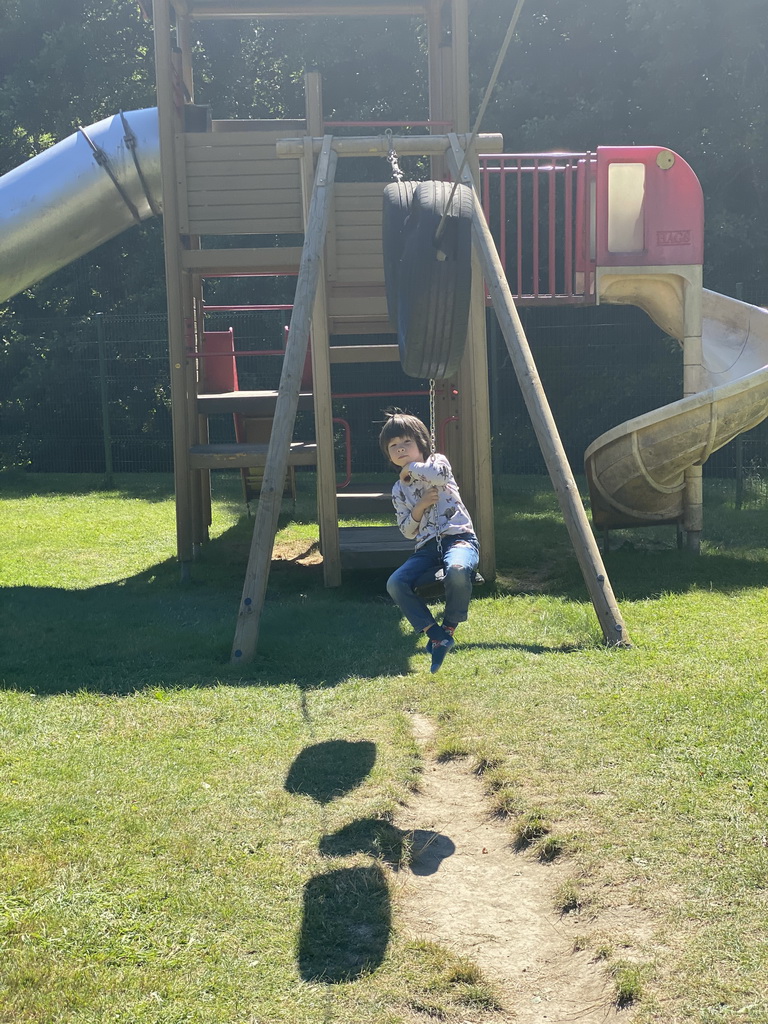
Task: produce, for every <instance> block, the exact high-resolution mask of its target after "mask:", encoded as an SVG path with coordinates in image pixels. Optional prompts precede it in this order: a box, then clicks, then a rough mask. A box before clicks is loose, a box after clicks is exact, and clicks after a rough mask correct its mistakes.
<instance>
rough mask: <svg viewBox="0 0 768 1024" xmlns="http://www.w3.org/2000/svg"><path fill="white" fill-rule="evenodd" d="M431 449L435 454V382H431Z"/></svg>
mask: <svg viewBox="0 0 768 1024" xmlns="http://www.w3.org/2000/svg"><path fill="white" fill-rule="evenodd" d="M429 450H430V454H432V455H434V454H435V382H434V381H433V380H431V381H430V382H429Z"/></svg>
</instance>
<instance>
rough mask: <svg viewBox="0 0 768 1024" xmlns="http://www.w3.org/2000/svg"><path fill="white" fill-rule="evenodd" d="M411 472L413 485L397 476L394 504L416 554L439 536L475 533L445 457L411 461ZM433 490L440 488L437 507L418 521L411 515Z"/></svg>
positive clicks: (405, 533) (403, 533)
mask: <svg viewBox="0 0 768 1024" xmlns="http://www.w3.org/2000/svg"><path fill="white" fill-rule="evenodd" d="M408 472H409V473H410V474H411V480H410V483H407V484H406V483H403V481H402V480H401V479H400V478H399V477H398V479H397V482H396V483H395V485H394V487H393V488H392V504H393V505H394V506H395V515H396V517H397V525H398V527H399V528H400V532H401V533H402V535H403V536H404V537H407V538H408V539H409V540H412V539H414V538H415V540H416V550H417V551H418V549H419V548H420V547H423V546H424V545H425V544H426V543H427V541H430V540H432V539H433V538H435V537H437V536H438V534H439V536H441V537H444V536H446V535H450V534H455V533H472V534H474V532H475V528H474V526H473V525H472V519H471V518H470V515H469V512H468V511H467V509H466V506H465V505H464V502H463V501H462V500H461V495H460V494H459V488H458V486H457V484H456V481H455V480H454V478H453V470H452V469H451V464H450V462H449V461H448V459H446V457H445V456H444V455H437V454H435V455H430V456H429V458H428V459H427V461H426V462H411V463H409V465H408ZM430 487H437V490H438V495H439V497H438V499H437V504H436V505H433V506H432V507H431V508H428V509H427V511H426V512H425V513H424V515H423V516H422V517H421V520H420V521H419V522H417V521H416V520H415V519H414V518H413V516H412V515H411V512H412V511H413V509H414V508H415V506H416V505H417V504H418V502H419V501H420V500H421V498H422V497H423V496H424V493H425V492H426V491H428V490H429V488H430Z"/></svg>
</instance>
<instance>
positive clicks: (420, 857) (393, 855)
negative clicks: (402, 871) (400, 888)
mask: <svg viewBox="0 0 768 1024" xmlns="http://www.w3.org/2000/svg"><path fill="white" fill-rule="evenodd" d="M455 852H456V846H455V844H454V842H453V840H452V839H449V838H448V836H446V835H443V834H442V833H441V832H433V831H432V830H431V829H421V828H416V829H408V830H403V829H399V828H395V826H394V825H392V824H391V823H390V822H388V821H384V820H382V819H380V818H360V819H358V820H357V821H352V822H350V823H349V825H345V826H344V827H343V828H340V829H339V830H338V831H337V832H333V833H332V834H331V835H328V836H323V838H322V839H321V840H320V853H322V854H323V855H324V856H325V857H348V856H350V855H351V854H353V853H367V854H370V855H371V856H372V857H377V858H379V859H380V860H383V861H385V862H386V863H387V864H389V865H390V866H391V867H393V868H395V869H399V868H401V867H402V866H403V865H407V866H408V867H409V868H410V870H411V871H412V872H413V874H414V875H433V874H434V873H435V872H436V871H438V870H439V868H440V865H441V863H442V862H443V861H444V860H445V858H446V857H450V856H451V855H452V854H453V853H455Z"/></svg>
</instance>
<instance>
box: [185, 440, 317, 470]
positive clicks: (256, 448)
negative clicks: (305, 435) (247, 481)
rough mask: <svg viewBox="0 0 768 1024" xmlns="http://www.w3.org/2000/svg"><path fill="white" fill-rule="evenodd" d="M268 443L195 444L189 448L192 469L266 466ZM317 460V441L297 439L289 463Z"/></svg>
mask: <svg viewBox="0 0 768 1024" xmlns="http://www.w3.org/2000/svg"><path fill="white" fill-rule="evenodd" d="M268 450H269V445H267V444H196V445H192V447H191V448H190V449H189V465H190V468H191V469H240V468H247V467H248V466H264V465H266V462H267V451H268ZM316 463H317V445H316V444H307V443H305V442H303V441H295V442H294V443H293V444H292V445H291V451H290V454H289V456H288V465H289V466H314V465H316Z"/></svg>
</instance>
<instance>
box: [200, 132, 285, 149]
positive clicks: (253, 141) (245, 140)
mask: <svg viewBox="0 0 768 1024" xmlns="http://www.w3.org/2000/svg"><path fill="white" fill-rule="evenodd" d="M295 136H296V132H295V131H291V130H289V129H283V130H282V131H280V130H277V131H273V130H271V129H268V130H267V131H264V130H260V131H254V132H240V131H236V132H219V131H216V132H187V133H186V134H185V135H184V140H185V142H186V145H187V149H190V150H192V149H205V148H207V147H209V146H214V147H217V148H218V147H219V146H238V147H243V148H250V149H257V148H258V147H259V146H264V147H266V146H272V147H273V148H274V145H275V142H276V141H277V140H278V139H292V138H295Z"/></svg>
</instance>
